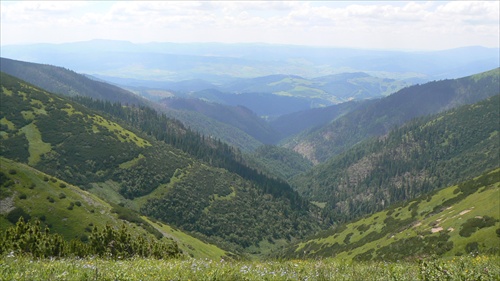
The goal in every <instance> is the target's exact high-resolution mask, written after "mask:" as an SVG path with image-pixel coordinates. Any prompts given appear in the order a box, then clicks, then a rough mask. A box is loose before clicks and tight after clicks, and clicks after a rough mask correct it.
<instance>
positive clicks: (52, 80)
mask: <svg viewBox="0 0 500 281" xmlns="http://www.w3.org/2000/svg"><path fill="white" fill-rule="evenodd" d="M0 71H2V72H5V73H7V74H9V75H12V76H15V77H18V78H19V79H22V80H24V81H26V82H29V83H31V84H33V85H35V86H37V87H40V88H42V89H45V90H46V91H49V92H51V93H56V94H60V95H64V96H77V95H80V96H88V97H92V98H94V99H102V100H108V101H112V102H121V103H124V104H136V105H144V104H148V101H147V100H146V99H143V98H141V97H139V96H137V95H134V94H133V93H131V92H129V91H126V90H124V89H122V88H119V87H116V86H113V85H111V84H108V83H104V82H101V81H96V80H92V79H90V78H88V77H86V76H84V75H81V74H78V73H76V72H74V71H71V70H68V69H66V68H63V67H57V66H53V65H47V64H38V63H31V62H23V61H17V60H11V59H7V58H0Z"/></svg>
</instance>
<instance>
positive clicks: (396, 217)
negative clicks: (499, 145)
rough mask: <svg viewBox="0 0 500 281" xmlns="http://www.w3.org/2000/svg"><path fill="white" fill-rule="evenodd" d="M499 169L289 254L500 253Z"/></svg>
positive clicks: (361, 257) (399, 256) (382, 257)
mask: <svg viewBox="0 0 500 281" xmlns="http://www.w3.org/2000/svg"><path fill="white" fill-rule="evenodd" d="M499 197H500V170H499V169H496V170H493V171H491V172H487V173H484V174H483V175H481V176H479V177H477V178H474V179H470V180H467V181H464V182H461V183H459V184H457V185H454V186H450V187H447V188H444V189H441V190H439V191H435V192H432V193H428V194H425V195H423V196H421V197H419V198H417V199H415V200H411V201H408V202H405V203H404V204H397V205H394V206H391V207H389V208H388V209H386V210H384V211H380V212H378V213H375V214H373V215H371V216H366V217H364V218H362V219H359V220H357V221H353V222H350V223H346V224H343V225H338V226H336V227H334V228H333V229H331V230H328V231H325V232H323V233H321V234H318V235H315V236H314V237H311V238H309V239H307V240H306V241H302V242H299V243H296V244H295V245H293V246H291V247H289V248H288V249H287V250H286V251H284V253H282V256H285V257H287V258H326V257H336V258H338V259H344V260H357V261H367V260H379V261H403V260H406V259H411V260H412V259H415V258H426V257H449V258H451V257H454V256H460V255H470V254H472V255H477V254H482V255H496V254H498V253H499V251H500V248H499V244H498V239H499V238H498V236H499V233H500V207H499V205H498V198H499Z"/></svg>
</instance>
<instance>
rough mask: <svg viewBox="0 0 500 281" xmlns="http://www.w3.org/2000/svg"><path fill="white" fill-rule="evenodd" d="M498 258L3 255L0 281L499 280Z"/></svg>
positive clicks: (499, 266) (0, 261) (499, 262)
mask: <svg viewBox="0 0 500 281" xmlns="http://www.w3.org/2000/svg"><path fill="white" fill-rule="evenodd" d="M499 279H500V257H499V256H476V257H474V256H467V257H455V258H453V259H448V260H444V259H438V260H431V259H424V260H419V261H414V262H395V263H392V262H359V263H358V262H347V261H340V260H334V259H324V260H291V261H224V260H220V261H213V260H204V259H172V260H155V259H143V258H136V259H130V260H118V261H116V260H111V259H94V258H85V259H76V258H75V259H41V260H33V259H30V258H29V257H26V256H15V255H13V254H10V255H7V256H5V257H2V259H0V280H412V281H414V280H499Z"/></svg>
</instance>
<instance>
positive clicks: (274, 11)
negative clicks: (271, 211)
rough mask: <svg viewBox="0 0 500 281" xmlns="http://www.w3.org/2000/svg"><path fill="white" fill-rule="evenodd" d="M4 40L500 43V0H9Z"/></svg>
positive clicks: (401, 44)
mask: <svg viewBox="0 0 500 281" xmlns="http://www.w3.org/2000/svg"><path fill="white" fill-rule="evenodd" d="M0 5H1V21H2V22H1V24H2V25H1V26H2V27H1V31H2V42H1V43H2V45H4V44H12V43H22V42H28V41H30V42H33V41H41V42H64V41H79V40H89V39H93V38H109V39H121V40H129V41H133V42H148V41H191V42H196V41H220V42H269V43H290V44H304V45H315V44H319V45H343V46H353V47H374V48H386V47H390V48H436V49H439V48H448V47H458V46H462V45H484V46H497V47H498V45H499V43H498V42H499V40H500V39H499V35H498V34H499V24H500V23H499V22H500V20H499V15H498V14H499V13H498V11H499V9H500V8H499V2H498V1H487V2H481V1H478V2H466V1H456V2H398V1H395V2H361V3H358V2H355V3H351V2H335V1H334V2H309V1H289V2H287V1H262V2H257V1H241V2H235V1H213V2H212V1H210V2H209V1H119V2H107V1H104V2H99V1H95V2H93V1H92V2H70V1H57V2H49V1H44V2H34V1H27V2H10V1H7V2H6V1H2V2H0Z"/></svg>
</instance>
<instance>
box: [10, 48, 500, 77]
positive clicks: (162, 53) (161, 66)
mask: <svg viewBox="0 0 500 281" xmlns="http://www.w3.org/2000/svg"><path fill="white" fill-rule="evenodd" d="M2 56H3V57H6V58H11V59H17V60H23V61H30V62H37V63H44V64H52V65H61V66H65V67H67V68H70V69H73V70H75V71H77V72H80V73H82V72H83V73H87V74H92V75H93V74H100V75H107V76H113V77H123V78H134V79H145V80H163V81H174V82H177V81H182V80H190V79H203V80H205V81H208V82H210V83H220V82H223V81H225V79H227V78H231V77H233V78H234V77H239V78H254V77H259V76H267V75H274V74H286V75H298V76H302V77H309V78H312V77H320V76H326V75H331V74H337V73H341V72H368V73H369V74H377V75H375V76H377V77H387V78H393V79H396V78H397V79H399V80H401V79H410V80H411V81H413V82H415V80H414V79H418V81H428V80H433V79H443V78H457V77H462V76H467V75H472V74H474V73H478V72H482V71H486V70H488V69H492V68H495V67H498V61H499V50H498V49H491V48H483V47H464V48H458V49H451V50H442V51H425V52H424V51H420V52H405V51H387V50H369V49H366V50H364V49H348V48H328V47H306V46H290V45H270V44H221V43H168V42H158V43H147V44H134V43H131V42H126V41H110V40H92V41H86V42H74V43H63V44H33V45H10V46H2ZM382 75H386V76H382Z"/></svg>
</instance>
